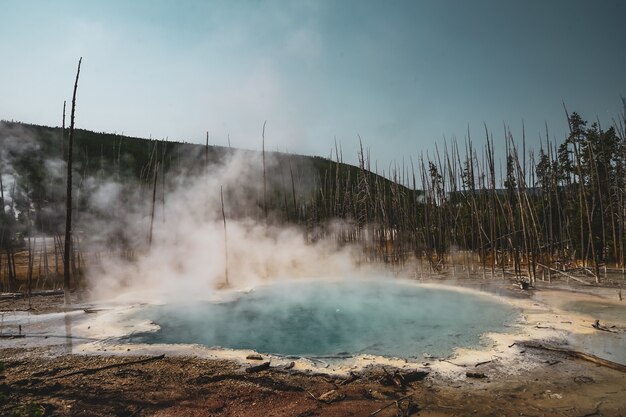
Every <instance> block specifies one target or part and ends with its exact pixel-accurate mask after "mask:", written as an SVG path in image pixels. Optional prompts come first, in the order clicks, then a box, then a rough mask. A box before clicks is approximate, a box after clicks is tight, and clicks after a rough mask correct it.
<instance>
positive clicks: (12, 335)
mask: <svg viewBox="0 0 626 417" xmlns="http://www.w3.org/2000/svg"><path fill="white" fill-rule="evenodd" d="M18 337H20V338H21V337H26V335H25V334H0V339H17V338H18Z"/></svg>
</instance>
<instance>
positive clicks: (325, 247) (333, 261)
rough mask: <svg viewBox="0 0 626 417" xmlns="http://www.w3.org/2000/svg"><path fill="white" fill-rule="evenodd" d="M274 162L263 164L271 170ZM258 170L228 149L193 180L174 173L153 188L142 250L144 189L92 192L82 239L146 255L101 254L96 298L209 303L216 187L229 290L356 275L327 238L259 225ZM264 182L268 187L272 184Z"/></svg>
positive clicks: (253, 159)
mask: <svg viewBox="0 0 626 417" xmlns="http://www.w3.org/2000/svg"><path fill="white" fill-rule="evenodd" d="M274 163H275V162H274V161H272V160H271V159H269V158H268V161H267V164H268V165H269V168H271V167H272V164H274ZM269 168H268V169H269ZM262 172H263V171H262V162H261V160H260V156H259V155H255V154H251V153H244V152H236V153H234V154H232V155H231V156H230V157H229V158H228V159H227V160H226V161H224V163H222V164H220V165H216V166H211V167H209V168H208V169H206V170H205V171H204V172H203V173H202V174H200V175H181V176H178V177H176V178H175V179H173V180H172V181H170V184H171V186H170V187H168V188H167V190H166V191H165V193H164V194H161V192H162V190H160V188H157V189H158V190H159V195H158V196H157V199H156V206H155V218H154V225H153V237H152V244H151V245H150V246H149V247H148V246H147V244H146V241H147V235H148V233H149V232H148V231H149V225H150V211H151V203H152V202H151V197H152V194H151V192H152V190H148V191H149V192H146V191H145V190H144V192H143V193H140V192H138V190H131V189H129V188H128V187H126V186H123V185H121V184H117V183H112V182H108V183H102V184H98V185H97V187H95V188H94V190H93V191H92V192H91V193H90V194H91V196H92V198H91V204H92V206H93V208H94V210H93V211H94V212H95V213H98V214H99V216H94V218H92V219H90V220H89V221H87V222H86V221H85V219H83V222H82V225H83V230H87V228H89V230H90V231H89V232H86V233H85V236H86V237H87V238H88V239H89V241H90V243H91V244H92V246H94V245H96V244H98V243H100V244H106V245H110V246H112V247H116V246H118V245H119V244H120V243H128V244H129V246H130V247H140V248H144V249H143V250H139V251H136V257H135V258H136V259H135V261H133V262H127V261H124V260H122V259H119V258H116V257H111V256H109V257H107V258H106V259H105V261H104V262H103V264H102V265H101V266H100V267H99V268H96V269H93V270H92V271H91V274H90V277H91V280H90V282H91V285H92V289H93V290H94V296H95V297H98V298H100V297H113V296H118V295H119V294H122V293H125V294H129V293H131V294H133V295H134V296H137V295H139V296H146V297H150V298H154V297H158V298H159V299H165V300H169V301H174V300H180V299H189V298H190V297H191V298H200V299H206V298H207V297H209V296H210V294H211V293H212V292H213V291H214V290H215V288H216V287H219V286H220V285H222V284H223V283H224V282H225V267H226V265H225V262H226V256H225V239H224V224H223V218H222V211H221V200H220V188H223V190H224V200H225V201H224V206H225V207H224V210H225V213H226V217H227V219H226V223H227V225H226V227H227V248H228V278H229V282H230V284H231V286H233V287H235V288H247V287H251V286H255V285H257V284H259V283H262V282H267V281H268V280H274V279H280V278H297V277H304V276H306V277H313V276H324V277H341V276H347V275H354V271H355V269H356V265H355V261H354V260H355V256H354V254H355V252H354V250H353V249H352V248H349V247H343V248H340V247H338V246H337V244H336V243H334V242H331V241H325V240H318V241H316V242H315V243H312V242H308V241H307V240H309V239H306V238H305V234H304V232H303V230H302V229H300V228H296V227H290V226H286V225H275V224H273V223H274V222H272V219H271V216H270V219H269V220H268V221H265V220H264V219H263V217H262V216H259V215H258V214H259V208H260V207H262V202H263V174H262ZM268 181H272V179H271V178H270V179H268ZM270 185H272V188H273V189H275V186H276V184H270ZM158 187H160V185H159V186H158ZM299 191H300V194H301V195H302V194H303V193H306V190H299ZM289 192H291V190H289ZM268 194H269V192H268ZM261 212H262V210H261ZM112 213H115V214H114V215H113V214H112ZM259 217H261V218H262V219H263V220H261V221H259V220H258V218H259ZM103 218H104V220H103ZM255 218H256V219H255ZM276 223H277V222H276ZM94 225H95V226H96V227H94Z"/></svg>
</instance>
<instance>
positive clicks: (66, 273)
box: [63, 57, 83, 305]
mask: <svg viewBox="0 0 626 417" xmlns="http://www.w3.org/2000/svg"><path fill="white" fill-rule="evenodd" d="M82 60H83V58H82V57H81V58H80V59H79V60H78V69H77V71H76V80H75V81H74V93H73V95H72V114H71V116H70V136H69V143H68V149H67V196H66V200H65V202H66V211H65V252H64V253H63V294H64V297H65V304H66V305H69V304H70V303H71V300H70V252H71V250H72V145H73V141H74V116H75V114H76V90H77V89H78V77H79V75H80V64H81V62H82ZM63 115H64V116H63V119H64V121H63V127H64V129H65V112H63Z"/></svg>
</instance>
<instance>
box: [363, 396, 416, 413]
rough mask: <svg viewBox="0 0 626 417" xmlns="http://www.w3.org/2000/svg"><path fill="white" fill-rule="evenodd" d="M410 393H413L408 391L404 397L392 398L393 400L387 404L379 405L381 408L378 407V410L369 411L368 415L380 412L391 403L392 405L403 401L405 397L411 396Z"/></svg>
mask: <svg viewBox="0 0 626 417" xmlns="http://www.w3.org/2000/svg"><path fill="white" fill-rule="evenodd" d="M412 395H413V393H410V394H407V395H405V396H404V397H400V398H397V399H395V400H393V402H390V403H389V404H387V405H384V406H382V407H381V408H379V409H378V410H376V411H373V412H371V413H370V416H375V415H376V414H378V413H380V412H381V411H383V410H384V409H386V408H388V407H391V406H392V405H394V404H396V405H397V404H398V402H400V401H403V400H406V399H407V398H409V397H411V396H412Z"/></svg>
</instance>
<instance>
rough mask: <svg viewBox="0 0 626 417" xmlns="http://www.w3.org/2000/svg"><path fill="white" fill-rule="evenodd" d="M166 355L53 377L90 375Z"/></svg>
mask: <svg viewBox="0 0 626 417" xmlns="http://www.w3.org/2000/svg"><path fill="white" fill-rule="evenodd" d="M164 357H165V355H159V356H152V357H150V358H144V359H138V360H135V361H128V362H121V363H114V364H112V365H106V366H101V367H98V368H88V369H81V370H80V371H74V372H70V373H67V374H63V375H57V376H54V377H52V378H51V379H59V378H65V377H68V376H73V375H90V374H94V373H96V372H100V371H105V370H107V369H113V368H119V367H121V366H126V365H139V364H143V363H148V362H153V361H158V360H160V359H163V358H164Z"/></svg>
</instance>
